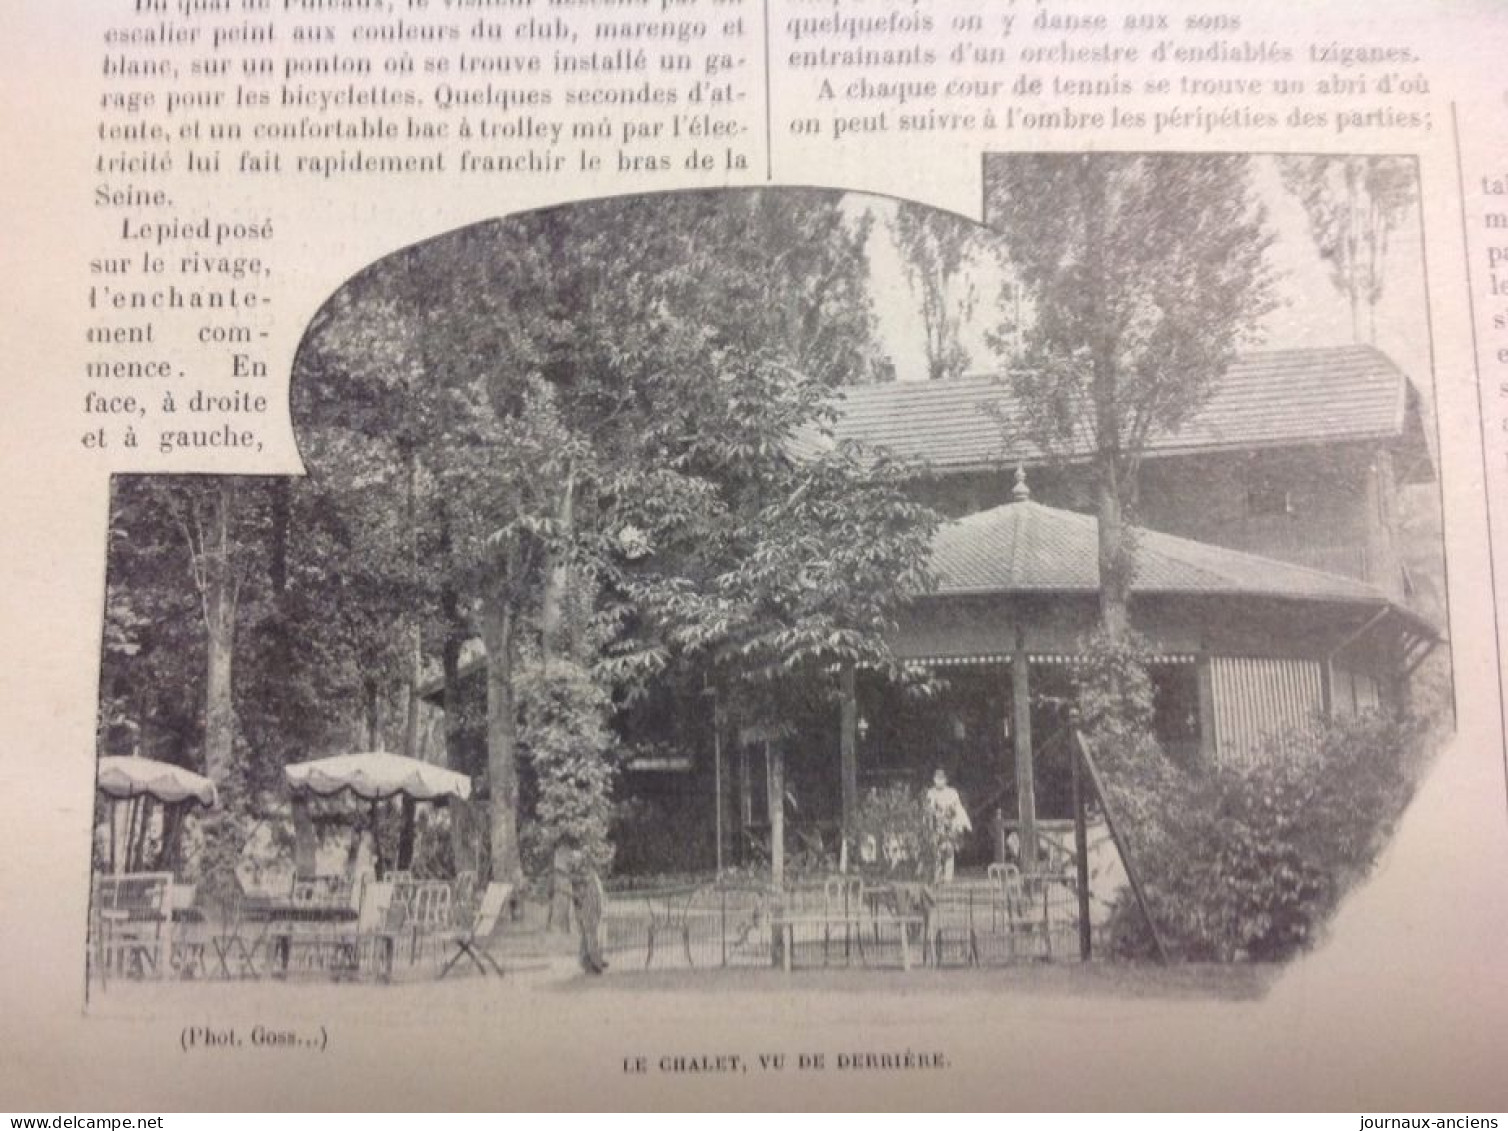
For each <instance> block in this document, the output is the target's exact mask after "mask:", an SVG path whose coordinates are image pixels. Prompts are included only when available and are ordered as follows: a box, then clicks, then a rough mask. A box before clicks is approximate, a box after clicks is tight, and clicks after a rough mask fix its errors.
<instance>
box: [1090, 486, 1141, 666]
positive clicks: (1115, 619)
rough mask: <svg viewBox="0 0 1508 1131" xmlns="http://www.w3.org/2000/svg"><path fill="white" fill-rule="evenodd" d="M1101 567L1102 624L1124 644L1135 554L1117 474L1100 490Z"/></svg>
mask: <svg viewBox="0 0 1508 1131" xmlns="http://www.w3.org/2000/svg"><path fill="white" fill-rule="evenodd" d="M1098 494H1099V498H1098V500H1097V507H1096V509H1097V513H1098V518H1099V547H1098V549H1099V566H1100V625H1101V627H1102V628H1103V629H1104V630H1105V635H1106V636H1108V637H1109V638H1110V639H1111V640H1112V641H1115V642H1116V643H1122V642H1124V641H1125V640H1126V638H1127V637H1128V636H1129V635H1130V624H1131V620H1130V612H1129V604H1130V596H1131V572H1132V564H1133V563H1132V552H1131V547H1130V546H1129V545H1128V544H1127V541H1126V530H1125V523H1124V522H1123V521H1122V515H1121V498H1120V492H1119V490H1118V489H1117V484H1116V481H1115V477H1114V474H1113V473H1112V472H1110V471H1109V470H1108V469H1107V470H1106V471H1105V472H1104V473H1103V474H1102V478H1101V482H1100V484H1099V488H1098Z"/></svg>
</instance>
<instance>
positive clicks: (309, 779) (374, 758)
mask: <svg viewBox="0 0 1508 1131" xmlns="http://www.w3.org/2000/svg"><path fill="white" fill-rule="evenodd" d="M283 776H284V777H285V778H286V779H287V781H288V788H289V790H290V791H291V792H292V794H293V798H294V801H295V802H299V801H307V800H308V799H309V798H311V797H335V796H338V795H341V794H349V795H351V796H353V797H358V798H360V799H361V800H363V801H367V802H370V803H371V816H372V831H373V834H374V835H373V843H374V845H375V843H376V836H375V833H376V828H377V806H378V803H379V802H382V801H386V800H388V799H389V798H393V797H402V798H403V799H404V810H403V813H404V839H405V840H406V841H409V842H411V841H412V822H413V807H412V803H413V802H416V801H431V802H452V801H459V802H464V801H466V800H468V799H469V798H470V797H471V779H470V778H468V777H467V776H466V775H465V774H458V773H455V772H454V771H452V770H447V769H444V768H443V767H441V766H435V765H431V764H430V763H428V762H421V761H419V760H418V759H417V758H405V757H404V756H402V755H401V754H388V753H384V752H382V751H371V752H368V753H364V754H337V755H335V756H333V757H330V758H317V759H315V760H314V761H312V762H296V763H294V764H293V765H291V766H285V767H284V768H283ZM401 858H402V850H400V860H401ZM379 864H380V862H379Z"/></svg>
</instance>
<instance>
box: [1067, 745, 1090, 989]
mask: <svg viewBox="0 0 1508 1131" xmlns="http://www.w3.org/2000/svg"><path fill="white" fill-rule="evenodd" d="M1068 764H1069V766H1070V767H1071V769H1072V784H1073V855H1074V880H1075V883H1074V889H1075V890H1076V891H1077V892H1078V896H1079V960H1080V961H1081V962H1088V961H1089V960H1090V959H1091V958H1092V957H1094V940H1093V932H1092V931H1091V930H1090V925H1089V828H1088V824H1087V822H1086V820H1085V817H1084V782H1083V776H1084V775H1083V766H1082V763H1081V759H1080V757H1079V742H1078V735H1077V732H1075V735H1074V738H1073V741H1071V742H1069V744H1068Z"/></svg>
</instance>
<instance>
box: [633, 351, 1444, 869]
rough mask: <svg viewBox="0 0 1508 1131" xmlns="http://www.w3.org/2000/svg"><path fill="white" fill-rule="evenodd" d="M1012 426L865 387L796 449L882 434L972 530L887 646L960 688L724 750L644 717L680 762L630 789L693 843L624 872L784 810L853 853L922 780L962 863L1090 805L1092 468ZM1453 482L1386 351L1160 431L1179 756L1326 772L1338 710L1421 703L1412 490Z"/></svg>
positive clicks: (746, 739)
mask: <svg viewBox="0 0 1508 1131" xmlns="http://www.w3.org/2000/svg"><path fill="white" fill-rule="evenodd" d="M1012 410H1013V404H1012V394H1011V389H1010V385H1009V382H1007V381H1004V380H1000V379H996V378H988V377H968V378H962V379H957V380H942V381H931V382H898V383H893V384H886V385H874V386H863V387H856V388H852V389H849V390H847V391H846V392H845V396H844V400H843V403H842V406H841V411H840V415H839V418H838V419H837V421H836V422H835V424H834V425H833V427H832V430H831V431H832V437H831V438H830V439H823V440H817V439H816V438H814V437H803V438H802V439H801V441H800V443H802V444H810V443H814V442H831V441H832V440H833V439H835V440H850V439H851V440H857V441H862V442H864V443H866V444H868V445H871V446H874V447H879V448H885V449H887V450H888V451H889V452H890V453H891V454H893V455H895V456H897V457H900V458H904V459H907V460H911V461H915V462H916V463H917V464H918V465H921V466H923V467H925V469H926V472H925V474H924V475H922V476H921V477H919V478H918V480H917V483H916V491H917V494H918V496H919V497H921V498H923V499H925V500H926V501H928V502H929V503H931V504H932V505H933V506H935V507H936V508H937V509H938V510H940V511H941V512H942V513H944V514H946V515H948V516H950V517H949V521H948V522H946V523H945V524H944V526H943V527H942V528H941V529H940V531H939V533H938V535H937V538H936V542H935V545H934V558H933V567H934V572H935V574H936V577H937V585H936V587H935V588H934V589H933V590H932V591H930V592H928V593H925V594H919V595H918V596H917V598H916V599H915V601H914V602H912V604H911V606H910V608H909V609H908V610H907V612H906V614H905V616H904V617H903V619H902V623H901V624H900V626H899V631H898V632H897V634H896V636H895V639H894V640H893V641H892V647H893V649H894V651H895V652H896V654H897V655H898V656H899V657H900V658H901V659H902V660H903V661H904V662H905V663H906V664H907V665H910V666H914V667H916V668H918V669H923V668H924V669H926V670H928V671H929V672H931V673H932V674H933V676H934V677H936V680H937V683H938V684H939V686H940V691H935V692H934V693H933V694H929V695H925V696H920V695H910V694H907V693H906V692H905V691H904V690H903V689H901V688H898V687H896V686H895V685H893V684H889V683H882V682H880V681H879V680H869V679H866V678H864V677H862V676H861V677H859V678H854V677H853V676H852V675H851V674H850V675H847V676H845V677H844V678H842V679H841V680H839V681H837V682H838V685H839V686H838V688H837V692H838V693H837V695H836V696H835V695H834V689H833V688H814V689H812V693H811V695H810V701H809V702H801V703H792V704H791V711H790V719H789V722H790V727H789V729H788V731H787V733H786V734H785V735H784V736H783V737H782V739H781V740H780V741H778V742H767V741H763V740H761V739H759V738H758V737H757V736H751V735H736V734H724V733H719V731H718V728H717V727H716V726H715V725H714V718H715V708H714V706H713V705H710V704H709V703H707V702H706V701H705V697H703V699H701V700H698V701H696V702H695V703H694V704H692V705H691V706H688V705H687V704H686V702H685V701H684V700H683V699H679V700H678V699H676V698H674V697H670V696H667V697H666V698H665V700H664V701H663V702H662V703H660V704H659V707H658V709H656V708H655V707H654V706H653V705H652V706H651V708H650V709H649V710H648V712H647V713H645V712H641V715H640V717H639V719H638V721H637V724H630V725H636V726H637V727H638V728H639V729H640V730H642V732H643V734H642V735H641V737H648V736H650V735H654V736H656V737H657V738H658V740H659V743H660V745H659V747H658V748H657V749H658V751H659V753H658V754H657V756H655V757H647V758H644V759H642V760H641V761H640V762H639V763H638V764H637V765H633V764H631V765H630V772H629V774H628V775H627V779H628V780H627V787H628V790H629V792H630V793H631V794H632V795H633V796H634V797H635V798H637V799H638V800H637V802H636V803H637V804H639V805H640V806H641V807H643V808H644V811H645V815H646V818H647V819H646V821H645V827H646V829H648V830H651V831H652V830H655V829H659V830H664V829H673V830H675V836H674V837H673V838H670V841H673V842H674V843H673V844H672V843H670V841H667V844H666V846H665V849H664V852H663V853H661V854H657V853H654V852H649V853H645V852H644V850H643V849H644V846H643V845H637V846H635V847H633V848H629V849H627V851H626V853H625V861H627V860H630V859H631V860H632V861H633V862H634V866H637V867H646V868H650V867H681V868H686V867H709V866H711V865H712V864H713V862H714V860H717V861H721V862H723V863H733V862H736V861H739V860H740V859H742V858H744V856H745V853H746V851H747V849H748V848H749V846H751V845H756V844H757V843H758V842H759V840H760V839H761V838H768V836H769V831H768V830H769V827H770V825H771V824H772V823H775V822H772V821H771V820H770V818H771V816H772V809H774V810H778V814H779V815H777V821H778V820H781V819H787V820H789V821H791V822H792V824H793V825H794V826H795V828H796V829H797V831H798V832H799V833H801V834H802V838H803V840H804V842H805V843H808V844H811V845H818V844H820V845H821V846H822V847H823V848H824V849H825V850H829V851H830V850H831V849H832V847H833V845H834V844H835V843H836V833H837V830H838V828H840V827H841V824H842V819H843V817H844V815H845V814H847V813H849V812H850V811H851V810H852V807H853V806H854V805H856V804H857V803H858V800H859V798H860V797H861V796H862V793H863V791H864V790H866V789H868V788H871V787H874V786H879V785H883V784H885V783H886V782H888V781H905V782H907V783H909V784H911V785H913V786H917V785H920V784H922V783H923V782H924V781H926V780H927V779H928V778H930V775H931V771H932V769H933V768H935V767H937V766H942V767H944V768H946V769H947V770H948V771H949V773H950V776H951V778H952V779H953V781H954V782H955V783H956V784H957V785H958V786H959V787H960V790H961V792H962V794H963V796H964V798H965V801H966V802H967V804H968V808H969V809H970V811H971V812H972V813H973V814H974V817H975V825H976V828H977V829H978V830H979V833H980V835H977V836H976V837H975V838H974V840H973V841H972V842H971V844H970V845H968V846H966V848H965V849H964V850H963V851H962V852H961V855H960V862H961V863H964V864H968V863H971V862H974V863H978V862H982V861H984V860H987V859H989V858H991V857H992V856H994V855H996V854H997V853H998V851H999V849H998V842H999V834H1000V831H1001V829H1002V827H1005V826H1016V827H1019V828H1020V829H1021V830H1022V832H1023V834H1031V833H1034V832H1035V831H1036V829H1037V825H1038V822H1039V821H1041V822H1046V823H1050V822H1052V821H1054V820H1061V819H1063V818H1066V817H1067V816H1068V815H1069V806H1070V797H1069V791H1070V780H1069V779H1070V768H1069V760H1068V757H1067V749H1066V741H1067V733H1066V725H1065V724H1066V720H1067V710H1068V705H1069V703H1070V702H1071V700H1072V695H1073V670H1074V665H1075V662H1076V656H1077V653H1078V651H1079V649H1080V648H1081V646H1082V643H1081V642H1082V640H1083V638H1084V636H1085V635H1086V633H1088V632H1089V631H1090V630H1091V629H1092V627H1093V626H1094V624H1095V620H1096V616H1097V609H1098V603H1097V602H1098V582H1099V578H1098V553H1097V528H1096V521H1095V519H1094V517H1093V514H1092V498H1091V495H1090V491H1089V484H1088V479H1087V475H1086V471H1085V468H1084V467H1083V465H1082V463H1081V462H1076V461H1075V460H1074V459H1073V458H1072V453H1070V454H1069V458H1067V459H1057V460H1049V459H1047V458H1045V456H1044V454H1043V453H1042V452H1040V451H1039V450H1037V449H1035V448H1034V447H1032V446H1031V445H1030V444H1029V443H1027V442H1025V441H1023V440H1020V439H1012V438H1011V437H1010V436H1009V435H1007V434H1006V431H1005V428H1004V427H1003V426H1002V421H1004V422H1008V421H1010V420H1011V419H1012V418H1013V411H1012ZM1433 478H1434V469H1433V461H1432V458H1431V453H1430V449H1429V445H1428V443H1427V442H1426V433H1425V429H1424V428H1423V425H1422V421H1421V408H1420V399H1419V395H1418V392H1417V391H1416V390H1415V389H1414V387H1413V386H1412V384H1411V383H1410V381H1409V380H1408V378H1407V377H1406V376H1405V375H1404V374H1403V373H1402V372H1401V371H1400V370H1399V369H1398V368H1397V366H1395V365H1394V364H1393V363H1392V362H1391V361H1390V360H1389V359H1388V358H1386V357H1385V356H1383V355H1382V354H1380V353H1378V352H1377V351H1375V350H1373V349H1370V348H1366V347H1345V348H1338V349H1314V350H1285V351H1275V352H1269V353H1261V354H1254V355H1251V356H1248V357H1246V358H1243V359H1242V360H1240V361H1239V362H1238V363H1237V364H1235V365H1233V366H1232V367H1231V368H1230V369H1229V370H1228V371H1227V373H1226V374H1225V375H1224V377H1223V378H1222V379H1221V381H1220V383H1219V385H1218V387H1217V388H1216V389H1215V390H1214V393H1213V395H1212V396H1211V398H1210V400H1209V401H1208V403H1207V404H1206V406H1205V407H1204V408H1203V409H1202V410H1201V411H1200V412H1199V413H1198V414H1197V415H1196V416H1195V417H1194V418H1193V419H1192V420H1190V421H1189V422H1188V423H1187V424H1186V425H1185V426H1184V427H1183V428H1181V429H1179V430H1178V431H1177V432H1170V433H1166V434H1162V435H1157V436H1155V437H1153V439H1152V442H1151V444H1150V448H1149V451H1148V452H1147V455H1146V457H1145V459H1144V462H1143V465H1142V469H1141V477H1140V494H1139V498H1138V500H1137V506H1136V508H1135V514H1136V522H1137V527H1138V535H1137V537H1138V542H1137V545H1138V552H1137V559H1136V561H1137V567H1136V574H1135V579H1134V582H1133V586H1132V601H1131V615H1132V620H1133V625H1134V627H1135V628H1136V630H1137V631H1138V632H1139V633H1140V635H1141V636H1142V637H1143V638H1144V639H1145V640H1146V641H1147V644H1148V647H1149V649H1150V650H1151V656H1150V660H1151V664H1150V668H1151V673H1152V680H1153V686H1154V691H1155V697H1156V705H1155V706H1156V722H1155V729H1156V731H1157V736H1158V738H1159V740H1160V741H1161V743H1162V745H1163V748H1164V749H1165V750H1167V751H1168V752H1169V754H1170V755H1171V756H1172V757H1173V758H1174V759H1175V760H1177V761H1179V762H1181V763H1182V764H1184V765H1186V766H1188V767H1190V768H1197V767H1199V766H1201V765H1215V764H1219V763H1241V762H1249V761H1251V760H1253V759H1258V758H1264V757H1275V756H1304V755H1305V742H1304V737H1305V734H1306V732H1311V731H1312V726H1313V724H1314V722H1315V720H1316V719H1317V718H1319V717H1321V716H1332V717H1334V716H1346V715H1353V714H1357V713H1360V712H1364V711H1367V710H1370V709H1373V708H1376V707H1379V706H1382V705H1387V704H1400V703H1403V702H1406V701H1407V699H1408V695H1409V683H1410V678H1411V676H1412V674H1413V673H1414V672H1415V670H1416V669H1417V668H1418V666H1419V664H1420V663H1421V662H1422V661H1423V659H1424V657H1425V656H1426V655H1428V654H1429V653H1430V652H1431V651H1432V650H1433V649H1434V647H1435V646H1436V645H1437V644H1438V642H1439V640H1440V637H1439V633H1438V631H1437V629H1436V628H1435V626H1434V624H1433V622H1432V619H1431V616H1430V615H1428V614H1429V613H1430V612H1433V610H1426V609H1423V608H1421V602H1420V600H1419V598H1418V585H1417V584H1416V581H1417V579H1416V578H1415V577H1414V576H1412V574H1411V572H1410V570H1409V569H1408V568H1407V565H1406V563H1407V561H1408V560H1409V555H1406V554H1405V553H1404V552H1403V548H1404V544H1405V542H1406V541H1407V539H1406V537H1405V531H1404V530H1403V525H1402V517H1403V513H1404V508H1403V507H1402V505H1401V503H1400V498H1401V494H1402V492H1404V491H1406V490H1409V489H1411V488H1414V489H1417V488H1418V487H1419V486H1420V485H1424V484H1428V483H1430V482H1432V480H1433ZM1435 552H1437V548H1436V549H1432V550H1431V553H1435ZM1415 558H1417V555H1415ZM835 698H836V700H837V701H836V702H835ZM1285 752H1286V753H1285ZM991 830H993V833H994V835H993V836H992V835H990V832H991ZM625 835H627V830H625ZM719 838H720V839H719ZM677 846H678V847H679V851H678V852H677ZM688 846H694V847H692V848H691V850H690V851H689V852H688V851H687V848H688ZM657 855H665V856H666V858H665V859H663V860H657V859H655V857H656V856H657ZM672 857H673V858H672ZM688 857H695V858H694V859H691V858H688Z"/></svg>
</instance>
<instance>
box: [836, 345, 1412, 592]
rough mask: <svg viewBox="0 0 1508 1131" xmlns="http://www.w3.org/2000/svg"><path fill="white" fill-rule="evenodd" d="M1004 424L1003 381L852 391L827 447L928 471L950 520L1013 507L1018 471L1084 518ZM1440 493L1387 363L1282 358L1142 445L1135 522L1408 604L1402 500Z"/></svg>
mask: <svg viewBox="0 0 1508 1131" xmlns="http://www.w3.org/2000/svg"><path fill="white" fill-rule="evenodd" d="M1013 409H1014V405H1013V397H1012V395H1011V391H1010V385H1009V383H1008V382H1007V381H1005V380H1002V379H1001V378H998V377H969V378H964V379H960V380H956V381H933V382H913V381H908V382H895V383H892V384H887V385H870V386H862V387H858V388H854V389H850V390H848V391H847V392H846V395H845V399H844V405H843V411H842V415H841V416H840V417H839V419H838V421H837V422H836V425H835V427H834V437H835V439H838V440H859V441H862V442H864V443H866V444H870V445H873V446H877V447H883V448H885V449H887V450H888V451H890V452H891V453H892V454H894V455H895V456H897V457H901V458H906V459H911V460H916V461H918V462H920V463H923V464H925V465H926V466H927V467H929V468H930V469H931V470H932V473H933V476H934V477H933V478H932V479H931V480H930V481H929V482H928V483H926V484H924V485H920V486H919V490H920V492H921V494H922V495H923V496H924V497H925V498H926V500H927V501H928V502H929V503H931V504H932V505H933V506H935V507H936V508H937V509H938V510H940V511H942V512H943V513H945V514H948V515H951V516H955V517H956V516H961V515H965V514H971V513H974V512H976V511H980V510H984V509H987V508H989V507H992V506H995V505H998V504H1000V503H1003V502H1005V501H1007V500H1008V499H1009V498H1010V490H1011V484H1012V475H1013V473H1014V470H1015V469H1016V468H1017V467H1025V468H1026V470H1027V471H1028V472H1029V474H1030V480H1031V487H1032V494H1033V496H1034V497H1035V498H1037V499H1038V500H1040V501H1042V502H1045V503H1048V504H1050V505H1053V506H1060V507H1065V508H1068V509H1071V510H1081V511H1089V510H1092V509H1093V500H1092V498H1091V495H1090V492H1089V487H1088V482H1087V479H1086V475H1085V471H1084V468H1083V466H1082V465H1078V466H1075V464H1074V463H1073V462H1072V460H1071V459H1069V460H1067V461H1066V463H1067V466H1066V467H1065V466H1064V462H1065V461H1062V460H1057V461H1048V460H1046V459H1044V457H1043V455H1042V453H1041V452H1040V451H1039V450H1037V449H1036V448H1035V447H1034V446H1033V445H1032V444H1030V443H1029V442H1027V441H1025V440H1023V439H1020V438H1012V437H1011V436H1009V435H1008V433H1007V428H1008V424H1009V422H1010V421H1011V420H1012V419H1014V418H1015V416H1016V415H1018V414H1017V413H1015V412H1014V411H1013ZM1002 422H1005V423H1004V424H1003V423H1002ZM1433 479H1434V467H1433V461H1432V459H1431V454H1430V450H1429V446H1428V444H1427V443H1426V437H1425V430H1424V427H1423V424H1422V418H1421V410H1420V399H1419V393H1418V390H1417V389H1416V388H1415V387H1414V385H1413V383H1412V382H1411V381H1409V379H1408V378H1407V377H1406V376H1405V375H1404V373H1403V372H1402V371H1401V370H1400V369H1399V368H1398V367H1397V366H1396V365H1394V364H1393V363H1392V362H1391V361H1390V360H1389V359H1388V358H1387V357H1385V356H1384V355H1383V354H1381V353H1379V352H1378V351H1377V350H1375V349H1372V348H1370V347H1367V346H1344V347H1339V348H1333V349H1303V350H1277V351H1271V352H1265V353H1257V354H1251V355H1248V356H1246V357H1244V358H1242V359H1240V360H1239V361H1237V362H1236V363H1235V364H1234V365H1232V366H1231V367H1230V369H1229V370H1228V371H1227V372H1226V374H1225V376H1224V377H1223V378H1222V379H1221V381H1220V383H1219V384H1218V385H1217V386H1216V388H1215V389H1214V391H1213V394H1212V396H1211V397H1210V399H1209V401H1208V403H1207V404H1206V405H1205V407H1204V408H1203V409H1202V410H1201V411H1200V412H1199V413H1198V414H1197V415H1195V416H1194V418H1193V419H1191V420H1189V421H1188V422H1187V423H1186V424H1185V425H1184V426H1183V427H1182V428H1180V429H1179V430H1178V431H1177V432H1172V433H1165V434H1159V435H1154V436H1153V437H1152V438H1151V443H1150V445H1149V450H1148V452H1147V455H1146V458H1145V462H1144V464H1143V466H1142V470H1141V483H1140V497H1139V499H1138V507H1137V511H1138V521H1139V522H1140V523H1141V524H1142V525H1144V526H1146V527H1147V528H1149V529H1152V530H1159V531H1163V532H1165V533H1168V534H1178V535H1182V536H1183V537H1185V538H1193V539H1197V540H1199V541H1202V542H1208V543H1210V544H1212V545H1216V546H1225V547H1229V548H1231V549H1236V550H1246V551H1249V552H1251V553H1255V554H1261V555H1262V556H1264V557H1270V558H1277V559H1278V560H1280V561H1285V562H1293V563H1294V564H1296V565H1305V566H1310V567H1312V568H1314V569H1320V570H1324V571H1326V572H1329V573H1338V574H1341V575H1343V576H1345V577H1352V578H1355V579H1357V580H1359V581H1365V582H1368V583H1370V584H1372V585H1375V586H1377V587H1378V588H1380V589H1382V590H1384V591H1385V592H1386V593H1388V594H1389V595H1390V596H1392V597H1394V598H1396V599H1403V598H1405V597H1407V596H1408V595H1409V592H1410V589H1411V588H1412V586H1411V583H1410V579H1409V578H1408V576H1407V573H1406V571H1405V570H1404V568H1403V564H1402V557H1401V555H1400V549H1399V545H1398V542H1399V532H1400V531H1399V526H1400V521H1401V516H1400V508H1399V498H1398V495H1399V490H1400V488H1401V487H1405V486H1407V485H1410V484H1420V483H1427V482H1431V481H1433Z"/></svg>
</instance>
